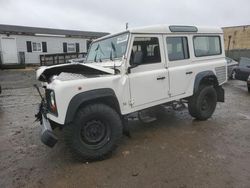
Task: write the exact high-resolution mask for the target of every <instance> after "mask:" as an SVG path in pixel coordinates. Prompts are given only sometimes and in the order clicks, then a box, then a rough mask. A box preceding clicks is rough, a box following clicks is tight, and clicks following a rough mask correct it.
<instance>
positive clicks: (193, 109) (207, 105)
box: [188, 85, 217, 120]
mask: <svg viewBox="0 0 250 188" xmlns="http://www.w3.org/2000/svg"><path fill="white" fill-rule="evenodd" d="M216 104H217V94H216V91H215V89H214V87H213V86H207V85H203V86H200V88H199V91H198V92H197V93H195V94H194V95H193V96H192V97H191V98H190V99H189V103H188V110H189V113H190V115H191V116H193V117H195V118H196V119H198V120H207V119H208V118H210V117H211V116H212V114H213V113H214V110H215V107H216Z"/></svg>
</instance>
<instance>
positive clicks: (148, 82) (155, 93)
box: [128, 34, 169, 107]
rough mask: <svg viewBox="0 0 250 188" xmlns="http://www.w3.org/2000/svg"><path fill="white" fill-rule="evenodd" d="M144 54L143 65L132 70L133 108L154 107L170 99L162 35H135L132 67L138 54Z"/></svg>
mask: <svg viewBox="0 0 250 188" xmlns="http://www.w3.org/2000/svg"><path fill="white" fill-rule="evenodd" d="M138 52H139V53H142V54H143V58H142V62H141V64H139V65H138V66H137V67H134V68H132V69H131V70H130V73H129V74H128V76H129V83H130V95H131V103H132V107H145V106H150V105H154V103H157V102H159V101H161V100H163V99H166V98H168V97H169V96H168V91H169V80H168V79H169V78H168V70H167V69H166V67H165V65H166V64H165V58H164V51H163V42H162V35H144V34H143V35H134V36H133V37H132V49H131V52H130V60H129V61H130V66H132V65H133V59H134V56H135V54H136V53H138Z"/></svg>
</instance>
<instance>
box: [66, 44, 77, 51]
mask: <svg viewBox="0 0 250 188" xmlns="http://www.w3.org/2000/svg"><path fill="white" fill-rule="evenodd" d="M67 51H68V52H76V44H75V43H67Z"/></svg>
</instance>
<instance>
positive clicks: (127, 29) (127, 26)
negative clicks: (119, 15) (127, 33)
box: [126, 22, 128, 30]
mask: <svg viewBox="0 0 250 188" xmlns="http://www.w3.org/2000/svg"><path fill="white" fill-rule="evenodd" d="M126 30H128V22H127V23H126Z"/></svg>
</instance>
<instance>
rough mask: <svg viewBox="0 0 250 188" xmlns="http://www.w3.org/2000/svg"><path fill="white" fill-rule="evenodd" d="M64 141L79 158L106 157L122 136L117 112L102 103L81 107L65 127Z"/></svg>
mask: <svg viewBox="0 0 250 188" xmlns="http://www.w3.org/2000/svg"><path fill="white" fill-rule="evenodd" d="M65 133H66V142H67V144H68V145H69V147H70V148H71V149H72V151H73V153H74V154H76V156H77V157H78V158H79V159H85V160H100V159H103V158H105V157H107V156H108V155H109V154H110V153H111V152H112V151H113V150H114V149H115V147H116V144H117V142H118V140H119V139H120V138H121V136H122V122H121V119H120V116H119V114H118V113H117V112H116V111H115V110H114V109H112V108H111V107H109V106H107V105H104V104H93V105H88V106H86V107H83V108H81V109H80V110H79V111H78V112H77V114H76V117H75V119H74V122H73V124H71V125H68V126H67V127H66V128H65Z"/></svg>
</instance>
